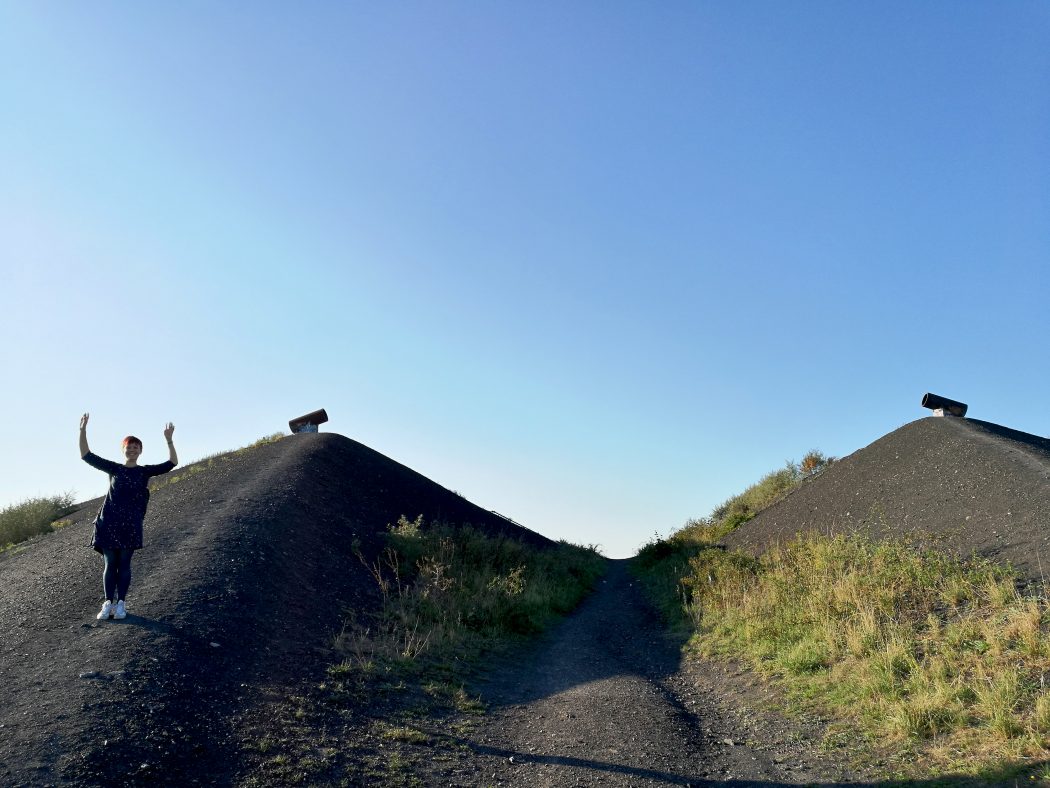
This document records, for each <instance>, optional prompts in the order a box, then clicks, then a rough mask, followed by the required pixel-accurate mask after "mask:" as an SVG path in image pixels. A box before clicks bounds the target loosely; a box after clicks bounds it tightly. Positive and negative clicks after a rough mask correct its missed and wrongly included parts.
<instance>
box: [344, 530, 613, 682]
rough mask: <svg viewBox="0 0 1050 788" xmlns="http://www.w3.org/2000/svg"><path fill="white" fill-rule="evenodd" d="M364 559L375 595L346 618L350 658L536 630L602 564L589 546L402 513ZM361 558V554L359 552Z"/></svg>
mask: <svg viewBox="0 0 1050 788" xmlns="http://www.w3.org/2000/svg"><path fill="white" fill-rule="evenodd" d="M387 542H388V544H387V546H386V548H385V549H384V550H383V552H382V553H381V554H380V555H379V557H378V558H377V559H376V560H375V561H372V562H366V565H367V566H368V568H369V571H370V572H371V574H372V577H373V578H374V580H375V581H376V584H377V586H378V587H379V590H380V592H381V596H382V604H381V606H380V608H379V610H378V611H376V612H375V613H374V614H372V615H371V616H370V617H369V618H368V619H367V620H355V621H353V622H351V624H350V625H349V627H348V629H347V631H345V632H344V633H343V636H342V637H341V638H340V647H341V648H342V649H343V651H344V653H345V654H346V655H347V657H348V659H351V660H352V661H353V662H354V663H356V666H357V667H363V668H366V669H371V668H372V667H374V666H375V664H376V663H377V662H384V663H391V662H399V663H406V662H413V661H417V660H423V659H424V658H426V659H433V660H437V661H441V660H445V659H449V658H453V657H455V658H459V657H461V656H463V655H464V654H469V653H476V652H477V651H478V650H479V649H481V648H485V647H488V646H492V645H494V644H497V643H499V642H501V641H505V640H506V639H508V638H512V637H514V636H516V635H527V634H532V633H534V632H538V631H540V630H542V629H543V628H544V627H545V626H546V625H547V624H548V623H549V622H550V621H551V620H552V619H553V618H555V617H556V616H558V615H560V614H564V613H567V612H569V611H570V610H572V609H573V608H574V607H575V606H576V604H577V603H578V602H579V601H580V600H581V599H582V598H583V596H584V595H585V594H586V593H587V592H588V591H589V590H590V589H591V588H592V586H593V584H594V582H595V580H596V579H597V578H598V577H599V576H600V575H601V574H602V572H603V571H604V563H605V559H604V558H602V557H601V556H600V555H598V553H597V552H596V551H594V550H593V549H590V548H582V547H577V546H575V545H571V544H568V543H566V542H560V543H558V544H556V545H554V546H553V547H551V548H547V549H540V548H537V547H534V546H531V545H527V544H525V543H524V542H521V541H518V540H516V539H512V538H508V537H505V536H492V535H487V534H485V533H483V532H481V531H478V530H476V529H474V528H472V527H471V526H469V525H461V526H450V525H447V524H442V523H436V524H434V525H432V526H429V527H427V526H424V524H423V518H422V517H419V518H417V519H416V520H415V521H409V520H408V519H406V518H405V517H401V519H400V520H399V521H398V523H397V525H395V526H391V527H390V529H389V533H388V534H387ZM362 560H364V559H362Z"/></svg>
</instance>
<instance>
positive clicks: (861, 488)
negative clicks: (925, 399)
mask: <svg viewBox="0 0 1050 788" xmlns="http://www.w3.org/2000/svg"><path fill="white" fill-rule="evenodd" d="M803 531H818V532H820V533H844V532H853V531H862V532H865V533H870V534H871V535H872V536H874V537H876V538H885V537H911V538H915V539H916V540H917V541H918V543H919V544H922V545H925V546H931V547H937V548H940V549H947V550H950V551H952V552H954V553H956V554H958V555H961V556H970V555H973V554H974V553H977V554H978V555H981V556H985V557H988V558H992V559H995V560H998V561H1003V562H1009V563H1011V564H1013V566H1014V567H1016V568H1017V569H1018V570H1019V571H1020V572H1021V573H1022V575H1023V576H1024V577H1025V578H1027V579H1028V580H1030V581H1040V578H1041V577H1042V576H1043V575H1046V576H1047V577H1050V440H1047V439H1045V438H1040V437H1037V436H1035V435H1029V434H1027V433H1024V432H1018V431H1016V430H1011V429H1008V428H1006V427H1001V426H999V425H996V424H990V423H988V422H983V421H976V420H973V419H955V418H937V417H929V418H925V419H921V420H919V421H915V422H912V423H910V424H906V425H905V426H903V427H901V428H900V429H898V430H895V431H894V432H891V433H890V434H889V435H886V436H885V437H883V438H880V439H879V440H877V441H875V442H874V443H872V444H871V445H870V446H867V447H866V448H863V449H861V450H859V451H857V452H855V453H853V454H851V455H850V456H848V457H845V458H843V459H842V460H840V461H838V462H836V463H835V464H833V465H832V466H830V467H829V468H828V469H827V470H826V471H824V472H823V473H822V474H821V475H820V476H818V477H817V478H815V479H813V480H812V481H810V482H807V483H806V484H804V485H803V486H802V487H800V488H799V489H798V490H796V491H795V492H793V493H792V494H791V495H789V496H788V497H786V498H785V499H784V500H783V501H781V502H779V503H778V504H776V505H774V506H772V507H770V508H769V509H767V510H765V511H764V512H762V513H761V514H759V515H758V516H757V517H755V518H754V519H753V520H751V521H750V522H748V523H745V524H744V525H743V526H741V527H740V528H739V529H737V531H735V532H734V533H732V534H730V536H729V537H727V539H726V542H727V543H728V544H729V546H730V547H734V548H742V549H745V550H748V551H750V552H752V553H760V552H762V551H764V550H766V549H767V548H768V547H769V546H771V545H773V544H776V543H782V542H786V541H788V540H790V539H791V538H793V537H794V536H795V534H796V533H799V532H803Z"/></svg>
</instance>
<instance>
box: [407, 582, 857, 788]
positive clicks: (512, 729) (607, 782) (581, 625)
mask: <svg viewBox="0 0 1050 788" xmlns="http://www.w3.org/2000/svg"><path fill="white" fill-rule="evenodd" d="M611 564H612V565H611V569H610V572H609V574H608V575H607V577H606V579H605V581H604V582H603V583H602V584H601V586H600V588H599V589H598V590H597V591H596V592H595V593H594V594H593V595H592V596H591V597H590V598H589V599H588V600H587V601H586V602H585V603H584V604H583V605H582V606H581V608H580V609H579V610H578V611H577V612H576V613H575V614H573V615H572V616H570V617H569V618H568V619H567V620H566V621H565V622H563V623H562V624H561V625H559V626H558V627H557V628H556V629H555V631H553V632H552V633H551V634H550V635H548V636H547V637H545V638H544V639H543V640H542V642H540V643H539V644H537V646H536V647H535V649H533V650H531V651H530V652H529V653H527V654H525V655H519V657H518V658H517V659H516V660H515V661H514V664H503V665H498V666H493V670H492V671H491V674H492V675H493V678H491V679H490V681H489V682H488V683H487V684H486V685H484V686H482V687H481V688H480V691H481V694H482V698H483V700H485V701H486V703H487V704H488V705H489V707H490V711H489V713H488V714H487V715H486V717H485V719H484V721H483V722H482V723H481V724H480V726H479V727H478V728H476V729H475V730H474V732H473V733H471V734H468V735H467V736H465V737H462V738H459V739H454V743H455V744H456V745H457V746H462V745H465V747H466V750H467V752H468V753H469V754H464V755H462V756H460V757H459V758H456V759H455V760H454V761H453V762H452V763H450V764H445V765H443V766H441V767H437V766H435V765H434V761H437V760H438V759H432V761H431V766H430V767H429V768H430V769H431V772H430V773H429V774H428V775H426V778H425V781H426V783H427V784H428V785H470V786H485V785H494V784H499V785H512V786H517V785H520V786H530V787H535V786H580V785H587V786H590V785H603V786H643V785H693V786H700V785H710V784H713V783H717V784H719V785H725V784H727V783H729V784H732V785H763V786H770V785H798V784H809V783H814V782H820V783H824V784H827V783H830V782H849V780H845V779H844V775H843V774H842V769H841V768H835V767H834V765H833V764H832V763H831V762H830V759H829V758H828V756H827V754H823V753H817V752H816V750H815V747H814V746H813V745H812V744H810V743H808V742H807V737H809V738H812V737H814V736H817V735H819V730H818V726H814V725H812V724H807V723H805V722H800V721H794V722H791V723H788V722H786V721H784V720H778V719H777V718H775V716H773V715H771V714H770V713H768V712H767V711H765V710H762V707H764V706H766V705H767V704H766V701H768V697H767V696H766V695H765V694H764V693H766V692H768V690H763V689H762V688H759V687H754V686H751V685H750V683H749V681H748V680H747V679H746V678H745V679H744V680H743V681H741V676H740V675H739V673H738V672H736V671H733V672H731V673H730V674H728V675H727V673H726V669H725V668H724V667H715V666H712V665H706V666H700V667H697V666H683V665H682V664H681V658H680V654H681V642H680V641H676V640H675V639H674V638H672V637H671V636H669V635H667V634H666V632H665V630H664V629H663V627H662V626H661V624H660V621H659V619H658V617H657V615H656V614H655V612H654V611H653V610H652V609H651V608H649V606H648V605H647V604H646V603H645V601H644V599H643V598H642V595H641V593H640V589H639V588H638V587H637V585H636V584H634V583H633V580H632V577H631V575H630V573H629V571H628V568H627V561H613V562H611Z"/></svg>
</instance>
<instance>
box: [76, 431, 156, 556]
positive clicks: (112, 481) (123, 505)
mask: <svg viewBox="0 0 1050 788" xmlns="http://www.w3.org/2000/svg"><path fill="white" fill-rule="evenodd" d="M84 462H86V463H87V464H88V465H90V466H91V467H92V468H98V469H99V470H100V471H103V472H104V473H108V474H109V492H108V493H107V494H106V500H105V502H104V503H103V504H102V508H101V509H99V511H98V516H97V517H95V531H94V533H93V534H92V535H91V546H92V547H94V548H95V550H97V551H98V552H100V553H101V552H103V551H104V550H117V549H120V550H128V549H131V550H138V549H139V548H140V547H142V521H143V520H144V519H145V517H146V506H147V505H148V504H149V486H148V484H149V480H150V479H152V478H153V477H154V476H160V475H161V474H164V473H167V472H168V471H170V470H171V469H172V468H174V467H175V466H174V465H172V463H171V461H170V460H169V461H168V462H162V463H160V464H159V465H136V466H134V467H131V468H129V467H127V466H126V465H121V464H120V463H118V462H113V461H112V460H104V459H102V458H101V457H99V456H98V455H97V454H93V453H92V452H88V453H87V454H85V455H84Z"/></svg>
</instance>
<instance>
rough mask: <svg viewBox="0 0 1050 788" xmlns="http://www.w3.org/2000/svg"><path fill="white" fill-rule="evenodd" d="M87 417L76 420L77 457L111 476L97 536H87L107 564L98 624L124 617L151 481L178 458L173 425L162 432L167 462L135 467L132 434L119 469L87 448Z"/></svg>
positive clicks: (138, 448)
mask: <svg viewBox="0 0 1050 788" xmlns="http://www.w3.org/2000/svg"><path fill="white" fill-rule="evenodd" d="M89 415H90V414H87V413H85V414H84V415H83V416H81V417H80V457H81V459H83V460H84V462H86V463H87V464H88V465H90V466H91V467H92V468H98V469H99V470H100V471H102V472H104V473H107V474H109V492H108V493H107V494H106V500H105V503H103V504H102V508H101V509H99V512H98V515H97V516H96V517H95V532H94V533H93V534H92V536H91V546H92V547H94V548H95V550H97V551H98V552H100V553H102V557H103V558H104V559H105V567H104V569H103V571H102V586H103V588H104V589H105V592H106V601H105V602H103V603H102V609H101V610H100V611H99V612H98V615H97V616H96V618H98V619H99V620H100V621H102V620H104V619H107V618H109V617H111V616H112V617H113V618H124V616H126V615H127V610H126V608H125V606H124V598H125V597H126V596H127V593H128V587H129V586H130V585H131V556H132V555H133V554H134V552H135V551H136V550H138V549H139V548H140V547H142V521H143V520H144V519H145V517H146V506H147V505H148V504H149V486H148V485H149V480H150V479H151V478H153V477H154V476H160V475H161V474H162V473H167V472H168V471H170V470H171V469H172V468H174V467H175V466H176V465H177V464H178V462H179V458H178V456H177V455H176V454H175V444H174V443H173V442H172V440H171V436H172V434H173V433H174V432H175V425H174V424H171V423H170V422H169V423H168V424H167V425H165V427H164V439H165V440H166V441H167V442H168V461H167V462H162V463H160V464H159V465H139V464H138V459H139V455H141V454H142V441H140V440H139V439H138V438H136V437H135V436H134V435H129V436H128V437H126V438H125V439H124V442H123V443H122V444H121V447H122V448H123V451H124V464H123V465H121V464H120V463H118V462H113V461H112V460H104V459H102V458H101V457H99V456H98V455H95V454H92V453H91V449H89V448H88V441H87V424H88V416H89Z"/></svg>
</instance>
